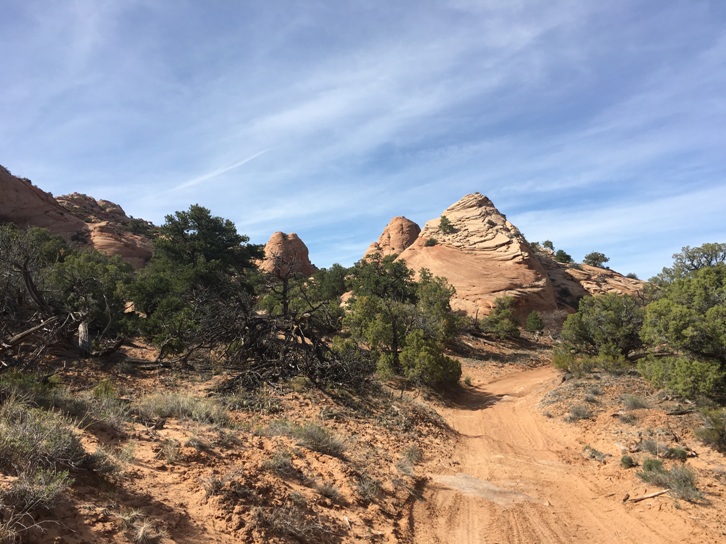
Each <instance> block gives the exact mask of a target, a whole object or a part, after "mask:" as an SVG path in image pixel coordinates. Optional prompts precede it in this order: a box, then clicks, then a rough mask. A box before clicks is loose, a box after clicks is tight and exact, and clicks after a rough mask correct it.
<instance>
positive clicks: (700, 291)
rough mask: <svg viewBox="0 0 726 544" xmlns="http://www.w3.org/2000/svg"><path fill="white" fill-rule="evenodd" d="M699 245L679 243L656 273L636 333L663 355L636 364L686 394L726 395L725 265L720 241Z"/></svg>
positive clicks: (659, 384)
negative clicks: (670, 262) (670, 263)
mask: <svg viewBox="0 0 726 544" xmlns="http://www.w3.org/2000/svg"><path fill="white" fill-rule="evenodd" d="M703 247H707V248H710V250H709V251H707V252H705V253H704V252H703V251H702V248H703ZM702 248H696V250H690V249H689V248H684V252H683V253H682V254H677V257H678V258H677V260H676V264H675V265H674V267H673V268H672V269H667V270H668V274H665V275H664V276H663V277H662V278H661V280H662V279H663V278H665V277H666V276H667V281H664V282H661V283H660V284H658V285H657V286H656V289H657V292H656V296H655V297H654V300H653V301H652V302H651V303H650V304H648V306H647V307H646V312H645V319H644V323H643V330H642V332H641V336H642V338H643V340H644V341H645V342H647V343H648V344H650V345H651V346H653V348H654V350H656V355H657V354H658V353H663V354H664V355H663V356H660V357H656V356H653V357H650V358H648V359H647V360H645V361H643V362H642V363H641V365H640V367H639V369H640V371H641V373H642V374H643V375H644V376H645V377H646V378H647V379H648V380H650V381H651V382H652V383H653V384H654V385H656V386H657V387H666V388H668V389H671V390H673V391H675V392H677V393H679V394H681V395H683V396H685V397H689V398H694V397H698V396H710V397H713V398H726V264H724V263H723V262H722V260H721V257H722V256H723V254H722V252H721V250H722V248H721V246H720V245H719V244H706V245H705V246H702ZM710 263H715V264H710Z"/></svg>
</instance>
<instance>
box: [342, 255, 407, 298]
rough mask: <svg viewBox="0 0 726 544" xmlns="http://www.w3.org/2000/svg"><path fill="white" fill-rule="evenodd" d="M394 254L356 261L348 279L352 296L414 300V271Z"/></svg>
mask: <svg viewBox="0 0 726 544" xmlns="http://www.w3.org/2000/svg"><path fill="white" fill-rule="evenodd" d="M396 257H397V256H396V255H387V256H386V257H380V256H379V255H375V256H373V257H372V258H370V259H368V260H361V261H358V262H357V263H356V264H355V266H354V267H353V269H352V270H351V274H350V277H349V279H348V282H349V286H350V288H351V290H352V291H353V296H355V297H359V296H369V297H371V296H373V297H378V298H380V299H386V300H391V301H394V302H412V303H413V302H416V283H415V282H414V280H413V275H414V272H413V270H411V269H410V268H408V267H407V266H406V263H405V262H404V261H399V260H396Z"/></svg>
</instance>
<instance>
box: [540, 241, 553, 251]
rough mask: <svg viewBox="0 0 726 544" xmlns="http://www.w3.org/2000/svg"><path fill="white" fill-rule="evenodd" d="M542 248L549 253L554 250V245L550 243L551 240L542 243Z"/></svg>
mask: <svg viewBox="0 0 726 544" xmlns="http://www.w3.org/2000/svg"><path fill="white" fill-rule="evenodd" d="M542 247H544V248H547V249H549V250H550V251H554V250H555V245H554V244H553V243H552V241H551V240H545V241H544V242H542Z"/></svg>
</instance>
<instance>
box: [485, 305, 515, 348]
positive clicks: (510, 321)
mask: <svg viewBox="0 0 726 544" xmlns="http://www.w3.org/2000/svg"><path fill="white" fill-rule="evenodd" d="M513 308H514V299H513V298H512V297H499V298H498V299H496V300H495V301H494V307H493V308H492V311H491V313H490V314H489V315H488V316H487V317H485V318H484V319H482V320H481V328H482V329H483V330H484V331H485V332H489V333H493V334H496V335H497V336H498V337H499V338H502V339H503V338H506V337H507V336H511V337H514V338H516V337H518V336H519V326H518V325H517V322H516V321H515V319H514V312H513Z"/></svg>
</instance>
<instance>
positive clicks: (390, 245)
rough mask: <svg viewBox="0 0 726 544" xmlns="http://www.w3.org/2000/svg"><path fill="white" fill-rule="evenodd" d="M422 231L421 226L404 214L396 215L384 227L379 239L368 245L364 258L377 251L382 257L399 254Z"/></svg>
mask: <svg viewBox="0 0 726 544" xmlns="http://www.w3.org/2000/svg"><path fill="white" fill-rule="evenodd" d="M420 233H421V227H419V226H418V225H417V224H416V223H414V222H413V221H411V220H410V219H406V218H405V217H403V216H398V217H394V218H393V219H391V221H390V222H389V223H388V225H386V228H385V229H383V233H382V234H381V236H380V238H378V241H377V242H373V243H372V244H371V245H370V246H369V247H368V249H367V250H366V254H365V256H364V258H367V257H369V256H371V255H374V254H376V253H377V254H380V255H381V257H385V256H387V255H394V254H395V255H399V254H401V253H403V252H404V251H405V250H406V248H408V247H409V246H410V245H411V244H413V243H414V242H415V241H416V238H418V235H419V234H420Z"/></svg>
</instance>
